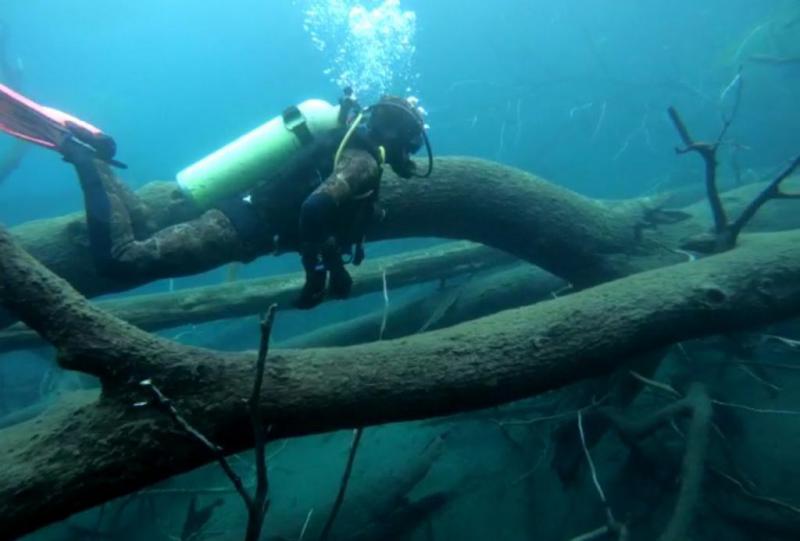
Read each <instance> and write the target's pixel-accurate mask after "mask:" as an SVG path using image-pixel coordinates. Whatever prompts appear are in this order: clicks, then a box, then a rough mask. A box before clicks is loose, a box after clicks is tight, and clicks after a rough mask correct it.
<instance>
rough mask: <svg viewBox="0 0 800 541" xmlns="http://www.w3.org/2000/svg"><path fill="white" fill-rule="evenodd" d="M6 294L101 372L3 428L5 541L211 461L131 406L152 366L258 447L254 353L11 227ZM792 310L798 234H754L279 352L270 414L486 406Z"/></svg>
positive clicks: (315, 428)
mask: <svg viewBox="0 0 800 541" xmlns="http://www.w3.org/2000/svg"><path fill="white" fill-rule="evenodd" d="M0 299H1V300H2V302H3V304H4V305H5V306H6V307H8V308H10V309H11V310H13V311H14V312H15V313H16V314H17V315H18V316H19V317H20V318H22V319H23V320H24V321H25V322H26V323H27V324H28V325H30V326H31V327H32V328H35V329H37V330H38V331H39V332H41V333H42V334H43V335H44V336H45V337H46V338H47V339H48V340H49V341H51V342H52V343H53V344H54V345H55V346H56V347H57V348H58V349H59V351H60V354H61V355H60V358H61V362H62V363H63V364H64V365H65V366H66V367H69V368H75V369H79V370H83V371H86V372H88V373H92V374H95V375H98V376H100V377H101V378H102V379H103V381H104V391H103V394H102V396H101V397H100V398H99V399H98V398H97V397H95V396H93V395H88V396H87V395H86V394H81V395H74V396H73V397H70V399H69V401H68V402H65V403H62V404H59V406H58V407H57V408H54V410H53V411H52V413H48V414H46V415H44V416H42V417H40V418H39V419H38V420H37V421H36V423H37V424H36V426H28V425H21V426H18V427H14V428H11V429H7V430H6V431H4V434H3V436H4V437H3V438H2V440H1V441H0V457H2V458H3V466H4V471H5V472H6V473H5V475H4V476H3V477H2V478H1V479H0V522H2V523H3V524H4V525H5V527H6V532H7V533H8V535H12V536H13V535H19V534H21V533H23V532H26V531H30V529H31V528H32V525H33V524H37V525H42V524H45V523H47V522H50V521H53V520H57V519H59V518H63V517H65V516H66V515H68V514H70V513H73V512H75V511H78V510H81V509H85V508H87V507H89V506H92V505H95V504H97V503H100V502H102V501H105V500H107V499H109V498H112V497H115V496H119V495H122V494H124V493H127V492H130V491H132V490H136V489H138V488H141V487H144V486H146V485H148V484H152V483H153V482H155V481H157V480H160V479H163V478H165V477H168V476H170V475H173V474H176V473H178V472H182V471H186V470H188V469H191V468H194V467H196V466H199V465H200V464H202V463H204V462H206V461H207V460H208V457H207V455H198V453H196V446H195V445H194V444H193V443H192V442H190V441H188V440H187V439H186V437H185V436H184V435H183V432H182V431H178V430H176V428H175V426H174V424H172V423H171V422H169V420H165V419H163V417H162V416H159V415H155V416H154V415H153V414H152V413H148V412H145V411H143V410H142V409H134V408H132V407H131V405H132V404H133V403H134V402H137V401H139V400H141V398H142V396H141V393H142V391H141V389H140V387H139V386H138V385H133V384H130V383H128V382H130V381H137V376H141V374H142V373H144V374H147V375H150V376H152V378H153V381H154V383H156V384H157V385H159V387H160V388H162V389H163V390H164V392H165V393H166V394H167V395H168V396H170V397H171V398H172V399H173V400H174V401H175V403H176V404H177V405H178V406H179V407H180V410H181V412H183V415H185V416H186V417H187V418H189V419H192V421H193V422H196V423H197V425H198V429H199V430H202V431H203V433H204V434H207V435H208V436H209V438H211V439H212V440H213V441H215V442H217V443H218V444H219V445H220V446H222V447H223V448H224V449H225V450H226V452H235V451H238V450H242V449H244V448H247V447H249V446H252V444H253V439H252V433H251V431H250V430H249V423H250V421H249V415H248V413H247V408H246V406H245V405H244V404H243V402H242V400H241V398H243V397H246V396H247V393H248V392H249V389H250V388H251V383H252V373H251V371H250V370H249V369H248V368H247V367H249V366H250V363H245V362H243V359H244V358H249V359H251V362H252V358H253V357H252V356H250V355H243V354H235V355H222V354H219V353H215V352H212V351H208V350H201V349H197V348H188V347H181V346H178V345H175V344H172V343H170V342H169V341H166V340H160V339H157V338H154V337H152V336H150V335H148V334H147V333H144V332H142V331H140V330H138V329H135V328H134V327H131V326H130V325H128V324H125V323H123V322H121V321H119V320H116V319H114V318H112V317H110V316H108V315H107V314H105V313H104V312H102V311H100V310H98V309H97V308H95V307H92V306H91V305H90V304H89V303H88V302H87V301H86V300H85V299H83V298H81V297H80V296H79V295H78V294H77V293H76V292H75V291H74V290H73V289H71V288H70V287H69V286H68V285H67V284H66V283H65V282H64V281H63V280H61V279H59V278H57V277H56V276H54V275H53V274H51V273H49V272H48V271H47V270H46V269H44V267H43V266H42V265H41V264H39V263H38V262H37V261H35V260H34V259H33V258H31V257H30V256H28V255H27V254H25V253H24V252H22V251H21V250H20V249H19V248H18V247H17V246H16V245H15V244H14V243H13V242H12V241H11V239H10V237H9V236H8V235H7V234H5V233H3V234H0ZM609 307H613V309H609ZM798 307H800V232H788V233H776V234H770V235H758V236H756V235H753V236H750V237H746V238H745V239H743V241H742V242H741V246H740V247H739V248H737V249H736V250H733V251H730V252H727V253H725V254H721V255H717V256H713V257H709V258H706V259H703V260H700V261H697V262H694V263H688V264H682V265H677V266H673V267H669V268H665V269H659V270H655V271H650V272H646V273H641V274H638V275H634V276H631V277H629V278H626V279H623V280H618V281H615V282H611V283H608V284H604V285H602V286H598V287H596V288H593V289H589V290H586V291H582V292H579V293H575V294H572V295H569V296H567V297H562V298H559V299H555V300H552V301H548V302H544V303H539V304H537V305H534V306H532V307H528V308H523V309H518V310H512V311H508V312H502V313H500V314H497V315H495V316H492V317H488V318H484V319H481V320H478V321H476V322H472V323H468V324H463V325H459V326H456V327H453V328H451V329H447V330H444V331H437V332H432V333H427V334H423V335H418V336H416V337H414V338H413V339H404V340H396V341H389V342H382V343H377V344H371V345H367V346H357V347H349V348H338V349H322V350H303V351H291V350H289V351H276V352H275V353H274V355H273V356H272V359H273V361H272V362H270V363H269V364H268V366H267V373H266V374H265V384H264V387H265V390H264V393H263V395H262V401H263V413H264V418H265V420H266V422H268V423H270V424H272V425H273V427H274V430H273V435H274V436H275V437H282V436H292V435H299V434H308V433H314V432H320V431H328V430H333V429H339V428H352V427H356V426H369V425H373V424H377V423H385V422H392V421H400V420H407V419H418V418H423V417H430V416H437V415H444V414H449V413H454V412H457V411H467V410H471V409H477V408H482V407H487V406H491V405H496V404H500V403H505V402H509V401H513V400H517V399H520V398H523V397H526V396H530V395H533V394H535V393H538V392H541V391H544V390H547V389H553V388H557V387H560V386H562V385H565V384H567V383H569V382H574V381H577V380H580V379H583V378H588V377H593V376H596V375H599V374H602V373H606V372H608V371H610V370H613V369H614V368H615V367H616V366H618V365H619V363H622V362H624V361H625V360H626V359H629V358H631V357H633V356H636V355H639V354H642V353H645V352H648V351H652V350H654V349H658V348H661V347H664V346H666V345H668V344H671V343H674V342H677V341H683V340H686V339H689V338H694V337H698V336H703V335H708V334H714V333H720V332H728V331H732V330H738V329H743V328H750V327H753V326H757V325H761V324H766V323H769V322H773V321H777V320H780V319H783V318H786V317H789V316H793V315H797V314H798V312H799V311H800V308H798ZM598 322H602V324H601V325H599V324H598ZM139 379H141V378H139ZM32 435H33V437H32Z"/></svg>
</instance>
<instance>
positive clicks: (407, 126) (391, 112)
mask: <svg viewBox="0 0 800 541" xmlns="http://www.w3.org/2000/svg"><path fill="white" fill-rule="evenodd" d="M369 112H370V116H369V121H368V123H367V129H368V130H369V134H370V137H371V138H372V140H373V141H374V142H375V143H376V144H378V145H381V146H383V147H384V148H385V149H386V162H387V163H388V164H389V165H391V166H392V168H393V169H394V170H395V171H398V174H401V173H400V172H401V171H406V170H408V169H409V164H412V163H413V162H411V160H410V158H409V157H410V155H411V154H414V153H415V152H417V151H418V150H419V149H420V148H422V145H423V143H424V139H425V119H424V117H423V113H422V111H421V110H420V108H419V107H418V106H417V104H416V100H413V99H405V98H400V97H397V96H383V97H382V98H381V99H380V101H378V103H376V104H375V105H373V106H371V107H370V108H369ZM401 176H406V175H402V174H401ZM407 176H411V171H409V174H408V175H407Z"/></svg>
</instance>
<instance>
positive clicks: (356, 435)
mask: <svg viewBox="0 0 800 541" xmlns="http://www.w3.org/2000/svg"><path fill="white" fill-rule="evenodd" d="M363 433H364V430H363V429H362V428H356V429H355V430H353V441H352V443H351V444H350V454H349V455H348V457H347V465H346V466H345V469H344V474H343V475H342V482H341V483H340V484H339V493H338V494H337V495H336V501H335V502H334V503H333V508H332V509H331V512H330V514H329V515H328V520H327V521H326V522H325V527H324V528H323V529H322V535H320V536H319V539H320V541H325V540H326V539H328V536H329V535H330V533H331V530H332V529H333V524H334V522H336V516H337V515H338V514H339V509H341V507H342V503H344V496H345V493H346V492H347V485H348V484H349V483H350V474H351V473H352V471H353V462H354V461H355V459H356V452H357V451H358V445H359V443H361V436H362V434H363Z"/></svg>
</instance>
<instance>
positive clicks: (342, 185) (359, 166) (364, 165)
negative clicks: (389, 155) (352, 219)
mask: <svg viewBox="0 0 800 541" xmlns="http://www.w3.org/2000/svg"><path fill="white" fill-rule="evenodd" d="M380 177H381V175H380V166H379V165H378V162H377V161H376V160H375V158H374V157H373V156H372V154H370V153H369V152H367V151H365V150H360V149H352V150H345V151H344V152H342V155H341V157H340V159H339V163H338V164H337V165H336V169H335V170H334V171H333V173H332V174H331V176H329V177H328V178H327V179H325V181H324V182H323V183H322V184H321V185H320V186H319V187H318V188H317V189H316V190H315V191H314V193H326V194H328V195H330V196H331V197H332V198H333V200H334V201H335V202H336V204H337V205H339V206H340V207H344V206H347V205H348V204H350V203H358V202H359V201H365V200H368V199H369V200H372V199H373V198H374V197H376V196H377V193H378V189H379V188H380Z"/></svg>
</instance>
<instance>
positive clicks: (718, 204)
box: [667, 107, 728, 235]
mask: <svg viewBox="0 0 800 541" xmlns="http://www.w3.org/2000/svg"><path fill="white" fill-rule="evenodd" d="M667 112H668V113H669V117H670V119H671V120H672V123H673V124H674V125H675V129H676V130H677V131H678V134H679V135H680V137H681V140H682V141H683V143H684V145H686V146H685V148H683V149H677V150H676V151H677V152H678V153H679V154H685V153H687V152H697V154H699V155H700V157H701V158H702V159H703V163H704V164H705V177H706V192H707V194H708V202H709V204H710V205H711V214H712V216H713V218H714V230H715V231H716V233H717V234H718V235H719V234H722V233H724V231H725V229H726V228H727V227H728V217H727V215H726V214H725V208H724V207H723V206H722V199H720V196H719V187H718V186H717V149H718V148H719V141H717V142H716V143H713V144H712V143H702V142H697V141H695V140H694V139H693V138H692V136H691V134H690V133H689V129H688V128H687V127H686V124H685V123H684V121H683V119H682V118H681V116H680V113H678V111H677V109H675V108H674V107H670V108H669V109H667ZM723 135H724V132H723Z"/></svg>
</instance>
